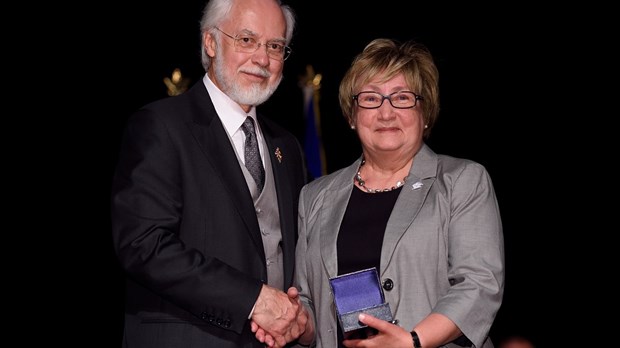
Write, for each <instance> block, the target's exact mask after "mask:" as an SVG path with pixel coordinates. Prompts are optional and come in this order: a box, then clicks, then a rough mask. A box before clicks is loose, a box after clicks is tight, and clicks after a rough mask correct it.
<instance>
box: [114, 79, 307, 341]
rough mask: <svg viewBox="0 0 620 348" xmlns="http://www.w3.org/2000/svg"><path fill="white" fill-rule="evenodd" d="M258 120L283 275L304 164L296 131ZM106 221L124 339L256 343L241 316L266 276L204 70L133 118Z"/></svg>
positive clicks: (245, 194) (289, 263)
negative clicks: (118, 272)
mask: <svg viewBox="0 0 620 348" xmlns="http://www.w3.org/2000/svg"><path fill="white" fill-rule="evenodd" d="M258 120H259V124H260V127H261V130H262V132H263V135H264V137H265V140H266V142H267V151H266V155H269V156H271V162H272V167H273V176H274V179H275V183H276V187H277V196H278V206H279V209H280V224H281V229H282V250H283V254H284V280H285V287H288V286H290V285H291V283H292V278H293V268H294V253H295V243H296V239H297V205H298V197H299V191H300V189H301V187H302V186H303V184H304V183H305V182H306V176H305V173H306V171H305V166H304V164H303V156H302V153H301V147H300V146H299V143H298V141H297V139H296V138H295V137H294V136H293V135H292V134H290V133H289V132H287V131H286V130H284V129H283V128H281V127H279V126H278V125H277V124H275V123H273V122H272V121H269V120H268V119H265V118H262V117H261V116H260V115H259V117H258ZM278 150H279V151H278ZM276 152H278V153H279V154H281V161H279V160H278V157H276V155H275V153H276ZM112 225H113V238H114V245H115V248H116V252H117V254H118V258H119V260H120V264H121V266H122V267H123V268H124V270H125V271H126V273H127V276H128V277H127V278H128V281H127V288H126V290H127V293H126V299H127V303H126V315H125V337H124V346H126V347H151V348H153V347H167V348H170V347H184V348H185V347H193V346H201V347H254V346H256V347H260V346H262V345H261V344H259V342H258V341H256V340H255V338H254V335H253V334H252V332H251V331H250V329H249V321H248V319H247V317H248V314H249V313H250V310H251V309H252V306H253V305H254V302H255V301H256V299H257V297H258V294H259V291H260V289H261V285H262V284H263V283H265V282H266V280H267V270H266V265H265V255H264V250H263V244H262V239H261V236H260V231H259V226H258V220H257V218H256V214H255V211H254V204H253V202H252V197H251V195H250V191H249V189H248V187H247V184H246V181H245V179H244V176H243V173H242V171H241V168H240V167H239V162H238V160H237V158H236V156H235V152H234V150H233V147H232V145H231V143H230V140H229V137H228V135H227V134H226V131H225V129H224V127H223V125H222V123H221V122H220V120H219V118H218V117H217V115H216V111H215V108H214V107H213V103H212V102H211V99H210V97H209V95H208V93H207V90H206V88H205V86H204V85H203V83H202V81H201V82H199V83H197V84H196V85H194V86H193V87H192V88H191V89H190V90H188V91H187V92H186V93H184V94H182V95H180V96H176V97H171V98H166V99H163V100H160V101H157V102H154V103H151V104H149V105H146V106H145V107H143V108H142V109H140V110H139V111H138V112H137V113H136V114H134V115H133V116H132V117H131V118H130V119H129V121H128V125H127V128H126V132H125V134H124V138H123V144H122V149H121V152H120V156H119V162H118V166H117V170H116V173H115V176H114V182H113V189H112Z"/></svg>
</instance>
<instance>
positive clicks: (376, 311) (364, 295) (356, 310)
mask: <svg viewBox="0 0 620 348" xmlns="http://www.w3.org/2000/svg"><path fill="white" fill-rule="evenodd" d="M329 283H330V285H331V288H332V293H333V296H334V303H335V304H336V311H337V314H338V321H339V322H340V326H341V327H342V331H343V332H350V331H353V330H357V329H361V328H364V327H366V325H364V324H362V323H360V321H359V320H358V316H359V314H360V313H366V314H370V315H372V316H374V317H377V318H379V319H383V320H386V321H390V322H391V321H392V320H393V318H392V311H391V310H390V306H389V305H388V304H387V303H385V297H384V295H383V289H382V288H381V283H380V281H379V275H378V273H377V269H376V268H374V267H373V268H368V269H364V270H361V271H357V272H352V273H347V274H343V275H340V276H337V277H334V278H330V279H329Z"/></svg>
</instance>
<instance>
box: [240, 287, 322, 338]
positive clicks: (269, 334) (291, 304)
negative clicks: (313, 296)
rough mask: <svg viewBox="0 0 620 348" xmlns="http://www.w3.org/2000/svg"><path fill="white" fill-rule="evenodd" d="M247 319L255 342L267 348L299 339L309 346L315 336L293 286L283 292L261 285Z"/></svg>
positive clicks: (310, 321)
mask: <svg viewBox="0 0 620 348" xmlns="http://www.w3.org/2000/svg"><path fill="white" fill-rule="evenodd" d="M250 319H251V323H250V325H251V329H252V332H254V334H255V336H256V339H258V340H259V341H260V342H262V343H265V345H266V346H268V347H276V348H278V347H284V346H285V345H286V344H287V343H289V342H292V341H294V340H296V339H298V338H299V342H300V343H302V344H309V343H310V342H311V341H312V338H313V336H314V323H313V322H312V320H309V315H308V310H307V309H306V308H305V307H304V305H303V303H302V302H301V299H300V298H299V292H298V291H297V289H296V288H294V287H291V288H289V289H288V291H287V292H286V293H284V292H282V291H281V290H278V289H276V288H273V287H270V286H267V285H263V288H262V289H261V291H260V294H259V295H258V299H257V300H256V304H255V306H254V311H253V312H252V316H251V318H250Z"/></svg>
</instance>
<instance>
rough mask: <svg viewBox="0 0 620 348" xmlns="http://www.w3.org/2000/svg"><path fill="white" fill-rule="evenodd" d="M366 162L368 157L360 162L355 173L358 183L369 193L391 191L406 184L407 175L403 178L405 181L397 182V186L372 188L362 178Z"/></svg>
mask: <svg viewBox="0 0 620 348" xmlns="http://www.w3.org/2000/svg"><path fill="white" fill-rule="evenodd" d="M365 163H366V159H364V158H362V163H360V167H359V168H358V169H357V174H355V181H357V183H358V185H360V187H361V188H363V189H364V190H366V192H369V193H378V192H390V191H393V190H396V189H397V188H399V187H401V186H403V185H404V184H405V181H406V180H407V177H404V178H403V181H398V182H397V183H396V186H392V187H390V188H384V189H382V190H381V189H372V188H370V187H366V182H365V181H364V179H362V174H360V172H361V171H362V166H363V165H364V164H365Z"/></svg>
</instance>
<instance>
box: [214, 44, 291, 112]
mask: <svg viewBox="0 0 620 348" xmlns="http://www.w3.org/2000/svg"><path fill="white" fill-rule="evenodd" d="M213 67H214V71H215V78H216V79H217V81H218V82H219V83H220V87H221V88H222V91H223V92H224V93H226V94H227V95H228V96H229V97H230V99H232V100H234V101H235V102H237V103H239V104H241V105H254V106H256V105H260V104H262V103H264V102H265V101H267V99H269V97H271V95H272V94H273V92H275V91H276V89H277V88H278V85H279V84H280V81H282V75H280V78H279V79H278V80H277V81H275V82H273V83H270V84H269V85H268V87H267V89H263V88H262V87H261V86H259V85H258V84H252V85H251V86H250V87H249V88H247V89H244V88H243V87H242V86H240V85H239V84H238V83H237V81H236V80H235V79H233V78H229V76H227V75H226V72H225V70H224V64H223V62H222V60H221V59H218V57H217V56H216V57H214V59H213Z"/></svg>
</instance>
